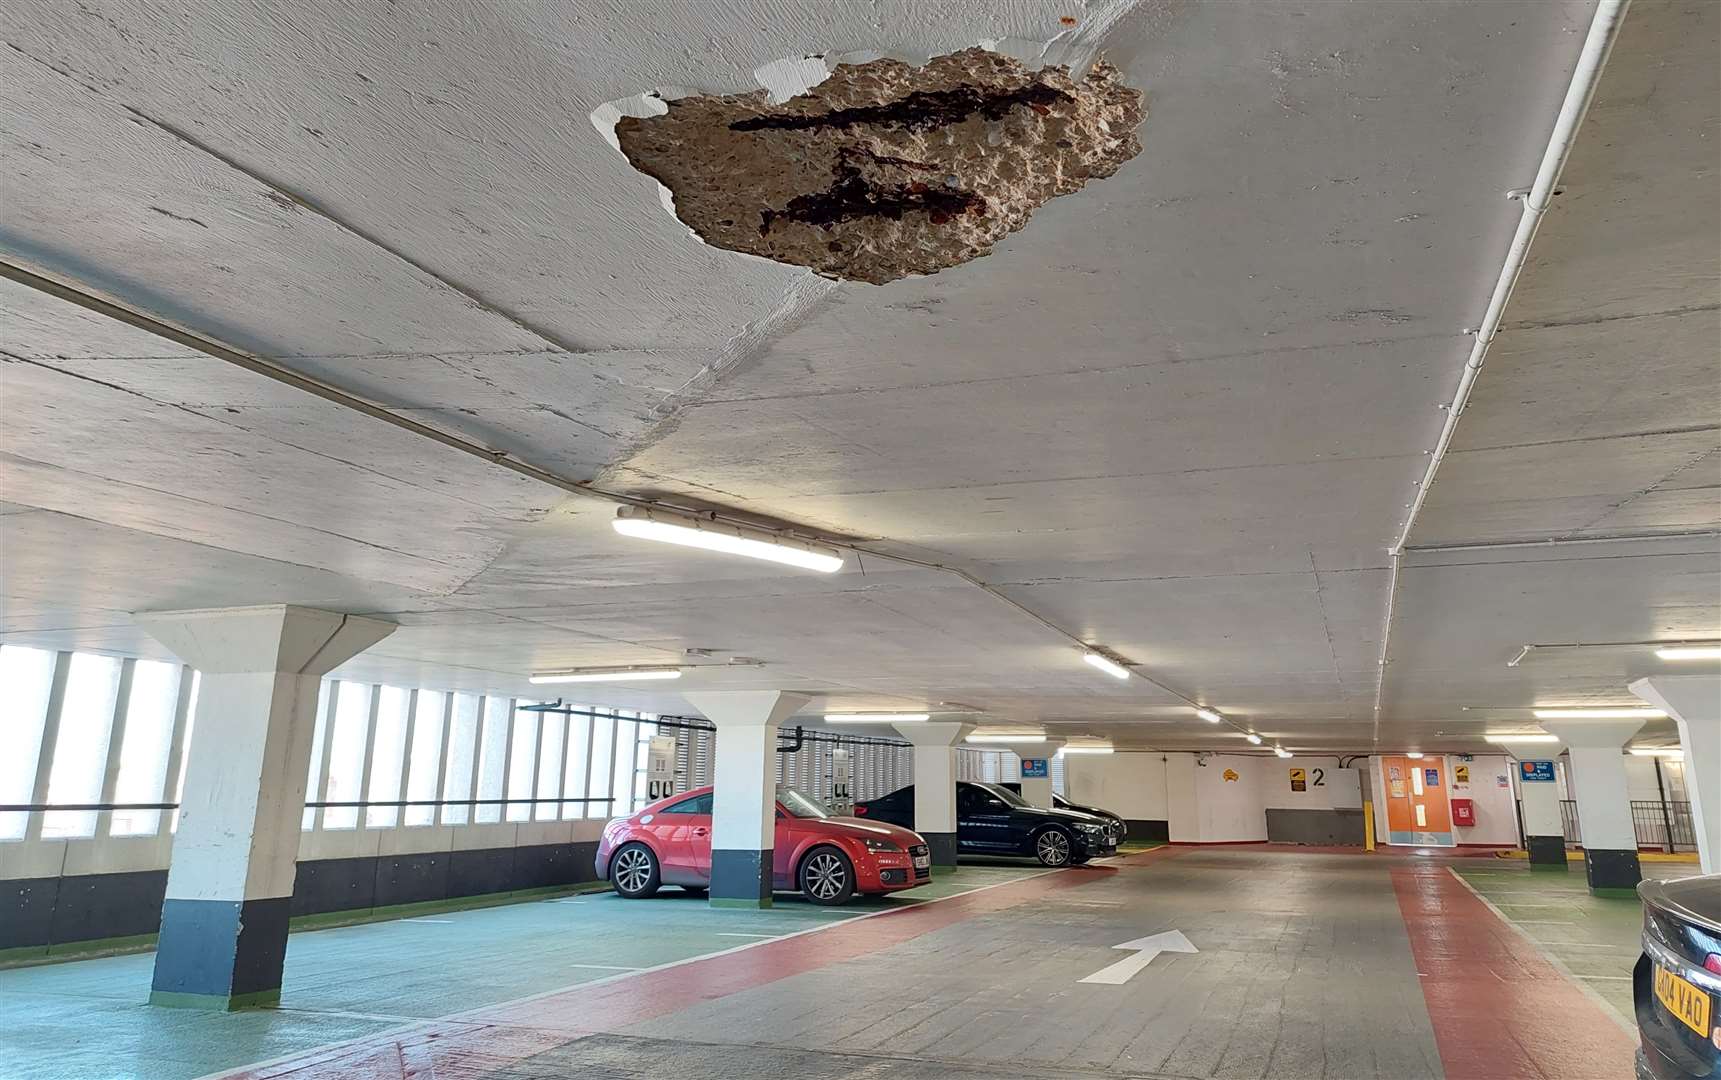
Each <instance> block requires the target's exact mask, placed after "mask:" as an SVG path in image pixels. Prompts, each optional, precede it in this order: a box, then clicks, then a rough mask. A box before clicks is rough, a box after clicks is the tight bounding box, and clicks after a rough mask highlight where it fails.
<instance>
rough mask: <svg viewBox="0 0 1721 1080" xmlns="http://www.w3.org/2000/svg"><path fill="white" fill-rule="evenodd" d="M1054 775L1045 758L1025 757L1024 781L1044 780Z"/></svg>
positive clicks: (1023, 767) (1023, 762)
mask: <svg viewBox="0 0 1721 1080" xmlns="http://www.w3.org/2000/svg"><path fill="white" fill-rule="evenodd" d="M1050 775H1052V773H1051V769H1050V767H1049V766H1048V765H1047V763H1046V759H1045V758H1043V757H1025V758H1023V759H1022V779H1024V780H1044V779H1045V778H1046V777H1048V776H1050Z"/></svg>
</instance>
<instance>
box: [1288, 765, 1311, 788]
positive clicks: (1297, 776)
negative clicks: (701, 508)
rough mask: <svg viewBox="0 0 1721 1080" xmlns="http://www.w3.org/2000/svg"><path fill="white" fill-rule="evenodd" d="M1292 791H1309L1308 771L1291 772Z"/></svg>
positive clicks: (1295, 770) (1296, 770) (1293, 770)
mask: <svg viewBox="0 0 1721 1080" xmlns="http://www.w3.org/2000/svg"><path fill="white" fill-rule="evenodd" d="M1291 790H1292V791H1307V790H1309V774H1308V772H1307V771H1305V770H1303V769H1292V770H1291Z"/></svg>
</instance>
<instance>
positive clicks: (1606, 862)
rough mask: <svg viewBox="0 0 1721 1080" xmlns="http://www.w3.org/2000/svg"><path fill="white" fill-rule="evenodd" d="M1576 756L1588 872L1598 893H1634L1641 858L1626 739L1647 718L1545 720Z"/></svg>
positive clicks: (1575, 776) (1573, 759) (1576, 782)
mask: <svg viewBox="0 0 1721 1080" xmlns="http://www.w3.org/2000/svg"><path fill="white" fill-rule="evenodd" d="M1542 727H1543V729H1545V730H1546V731H1547V732H1548V733H1549V734H1551V735H1558V736H1559V737H1560V741H1561V742H1563V743H1565V744H1566V750H1567V752H1568V753H1569V754H1570V755H1571V770H1572V782H1573V786H1574V787H1576V788H1577V798H1578V828H1579V830H1580V831H1581V832H1582V833H1583V841H1584V874H1585V876H1586V877H1587V878H1588V879H1589V883H1590V892H1591V893H1592V894H1594V895H1596V896H1635V895H1637V883H1638V882H1640V881H1642V880H1643V871H1642V868H1641V867H1640V866H1639V865H1638V861H1637V829H1636V827H1634V826H1633V825H1632V821H1631V792H1630V789H1629V787H1628V786H1627V784H1626V779H1625V750H1624V747H1625V744H1626V742H1627V741H1629V740H1630V739H1631V737H1632V736H1633V735H1636V734H1637V732H1638V730H1639V729H1640V728H1642V727H1643V721H1642V720H1594V719H1588V720H1543V721H1542Z"/></svg>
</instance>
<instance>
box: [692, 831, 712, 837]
mask: <svg viewBox="0 0 1721 1080" xmlns="http://www.w3.org/2000/svg"><path fill="white" fill-rule="evenodd" d="M710 833H711V830H710V829H694V830H693V835H694V836H708V835H710Z"/></svg>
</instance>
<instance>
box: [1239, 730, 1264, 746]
mask: <svg viewBox="0 0 1721 1080" xmlns="http://www.w3.org/2000/svg"><path fill="white" fill-rule="evenodd" d="M1243 737H1244V738H1245V739H1248V740H1249V743H1250V745H1252V746H1260V745H1261V736H1259V735H1257V734H1255V733H1254V732H1253V731H1250V732H1245V733H1244V735H1243Z"/></svg>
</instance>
